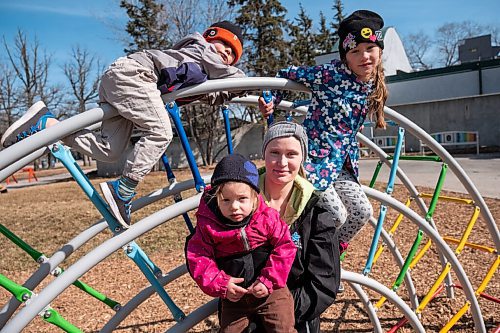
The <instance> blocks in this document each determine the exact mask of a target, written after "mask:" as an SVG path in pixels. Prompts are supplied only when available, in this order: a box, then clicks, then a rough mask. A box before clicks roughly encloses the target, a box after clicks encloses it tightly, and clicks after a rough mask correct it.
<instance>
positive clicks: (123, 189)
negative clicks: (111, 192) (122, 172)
mask: <svg viewBox="0 0 500 333" xmlns="http://www.w3.org/2000/svg"><path fill="white" fill-rule="evenodd" d="M137 184H139V182H138V181H135V180H133V179H130V178H128V177H125V176H121V177H120V179H119V180H118V194H119V195H120V196H121V197H122V198H124V199H130V198H132V197H133V196H134V194H135V188H136V187H137Z"/></svg>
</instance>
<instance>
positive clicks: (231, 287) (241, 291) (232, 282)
mask: <svg viewBox="0 0 500 333" xmlns="http://www.w3.org/2000/svg"><path fill="white" fill-rule="evenodd" d="M243 281H245V279H244V278H235V277H231V278H230V279H229V282H228V283H227V292H226V298H227V299H228V300H230V301H231V302H238V301H239V300H240V299H241V298H242V297H243V296H244V295H245V294H246V293H248V290H246V289H245V288H242V287H240V286H238V285H237V283H242V282H243Z"/></svg>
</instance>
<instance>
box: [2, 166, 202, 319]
mask: <svg viewBox="0 0 500 333" xmlns="http://www.w3.org/2000/svg"><path fill="white" fill-rule="evenodd" d="M203 179H204V181H205V182H206V183H207V184H208V183H210V176H206V175H205V176H203ZM192 188H194V181H193V180H192V179H190V180H186V181H183V182H180V183H175V184H173V185H169V187H168V188H164V189H161V190H158V191H155V192H152V193H150V194H148V195H146V196H144V197H141V198H139V199H137V200H135V201H134V204H133V206H132V212H135V211H137V210H139V209H141V208H144V207H145V206H147V205H149V204H151V203H154V202H156V201H158V200H161V199H163V198H166V197H168V196H171V195H175V194H178V193H181V192H183V191H186V190H188V189H192ZM107 226H108V224H107V223H106V221H104V220H100V221H98V222H96V223H95V224H94V225H92V226H90V227H89V228H87V229H86V230H84V231H82V232H81V233H80V234H78V235H77V236H76V237H74V238H73V239H72V240H70V241H69V242H68V243H66V244H65V245H63V246H62V247H61V248H60V249H59V250H57V251H56V252H54V254H53V255H52V256H51V257H50V258H49V259H48V260H47V261H46V262H44V263H43V264H41V265H40V267H39V268H38V269H37V270H36V271H35V272H34V273H33V274H32V275H31V276H30V277H29V278H28V280H26V282H25V283H24V284H23V286H24V287H26V288H28V289H30V290H34V289H35V288H36V287H37V286H38V285H39V284H40V283H41V282H42V281H43V279H45V278H46V277H47V275H49V274H50V272H52V271H53V270H54V269H55V268H56V267H57V266H58V265H59V264H61V262H63V261H64V260H65V259H66V258H67V257H69V256H70V255H71V254H72V253H73V252H75V251H76V250H77V249H79V248H80V247H81V246H82V245H84V244H85V243H87V242H88V241H89V240H90V239H92V238H94V237H95V236H96V235H98V234H99V233H100V232H102V231H104V230H105V229H106V228H107ZM19 305H21V303H20V302H19V301H18V300H17V299H16V298H15V297H12V298H11V299H10V300H9V302H8V303H7V304H6V305H5V306H4V307H3V308H2V310H1V311H0V327H2V326H3V325H5V323H6V322H7V321H8V320H9V318H10V317H11V316H12V315H13V314H14V312H15V311H16V309H17V308H18V307H19Z"/></svg>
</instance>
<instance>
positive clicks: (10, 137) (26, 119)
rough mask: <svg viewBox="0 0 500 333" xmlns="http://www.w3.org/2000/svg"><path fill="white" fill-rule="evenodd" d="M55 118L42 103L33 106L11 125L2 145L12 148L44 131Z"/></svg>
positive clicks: (3, 137)
mask: <svg viewBox="0 0 500 333" xmlns="http://www.w3.org/2000/svg"><path fill="white" fill-rule="evenodd" d="M50 118H54V119H55V116H54V115H53V114H52V113H50V111H49V110H47V107H46V106H45V104H44V103H43V102H42V101H39V102H36V103H35V104H33V105H32V106H31V107H30V108H29V109H28V111H26V113H25V114H24V115H23V116H22V117H21V118H19V119H18V120H17V121H16V122H14V123H13V124H12V125H10V127H9V128H7V130H6V131H5V133H4V135H3V136H2V140H1V141H0V143H1V144H2V145H3V146H4V147H5V148H7V147H9V146H12V145H13V144H14V143H17V142H19V141H21V140H23V139H25V138H27V137H28V136H31V135H33V134H35V133H37V132H40V131H41V130H44V129H45V127H46V124H47V120H48V119H50Z"/></svg>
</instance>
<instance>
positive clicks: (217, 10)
mask: <svg viewBox="0 0 500 333" xmlns="http://www.w3.org/2000/svg"><path fill="white" fill-rule="evenodd" d="M203 13H204V21H205V22H204V24H205V25H206V24H212V23H214V22H219V21H222V20H232V19H234V9H233V7H229V6H228V5H227V1H226V0H206V10H205V11H204V12H203Z"/></svg>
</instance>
